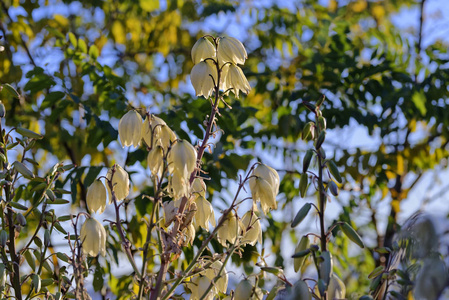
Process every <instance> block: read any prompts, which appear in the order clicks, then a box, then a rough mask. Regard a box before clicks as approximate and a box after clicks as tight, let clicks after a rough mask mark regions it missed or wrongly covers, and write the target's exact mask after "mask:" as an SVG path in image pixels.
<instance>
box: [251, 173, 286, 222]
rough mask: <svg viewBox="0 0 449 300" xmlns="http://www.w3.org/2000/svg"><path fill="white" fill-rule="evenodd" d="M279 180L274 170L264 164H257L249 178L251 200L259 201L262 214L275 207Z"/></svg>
mask: <svg viewBox="0 0 449 300" xmlns="http://www.w3.org/2000/svg"><path fill="white" fill-rule="evenodd" d="M279 182H280V181H279V175H278V173H277V172H276V170H274V169H273V168H271V167H269V166H267V165H264V164H259V165H258V166H257V167H256V168H255V169H254V171H253V173H252V177H251V178H250V179H249V187H250V189H251V194H252V197H253V200H254V202H257V201H260V205H261V207H262V211H263V212H264V214H267V213H268V211H269V210H270V209H276V208H277V203H276V195H277V194H278V192H279Z"/></svg>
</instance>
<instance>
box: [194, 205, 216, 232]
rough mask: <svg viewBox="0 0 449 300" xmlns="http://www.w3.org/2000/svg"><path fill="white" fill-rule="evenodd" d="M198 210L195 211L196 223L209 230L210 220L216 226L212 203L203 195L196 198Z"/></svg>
mask: <svg viewBox="0 0 449 300" xmlns="http://www.w3.org/2000/svg"><path fill="white" fill-rule="evenodd" d="M195 203H196V207H197V212H196V213H195V225H196V226H197V227H202V228H204V229H205V230H206V231H209V222H210V223H211V224H212V226H215V214H214V209H213V207H212V204H210V202H209V201H207V200H206V199H205V198H204V197H203V196H199V197H197V198H196V199H195Z"/></svg>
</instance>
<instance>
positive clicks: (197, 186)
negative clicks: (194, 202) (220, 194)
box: [192, 177, 206, 197]
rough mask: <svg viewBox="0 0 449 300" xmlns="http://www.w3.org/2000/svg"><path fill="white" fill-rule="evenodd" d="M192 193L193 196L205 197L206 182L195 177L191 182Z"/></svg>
mask: <svg viewBox="0 0 449 300" xmlns="http://www.w3.org/2000/svg"><path fill="white" fill-rule="evenodd" d="M192 194H193V195H194V196H203V197H206V184H205V183H204V180H203V179H201V178H198V177H197V178H195V179H194V180H193V183H192Z"/></svg>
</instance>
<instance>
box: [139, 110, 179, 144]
mask: <svg viewBox="0 0 449 300" xmlns="http://www.w3.org/2000/svg"><path fill="white" fill-rule="evenodd" d="M152 133H153V135H152ZM142 138H143V140H144V141H145V143H146V144H147V145H148V147H150V148H153V147H155V145H160V146H161V147H162V148H164V149H165V150H166V149H168V147H169V146H170V145H171V143H173V142H174V141H175V140H176V135H175V133H174V132H173V131H172V130H171V129H170V127H168V125H167V123H165V121H164V120H162V119H161V118H159V117H157V116H155V115H148V116H147V117H146V118H145V121H144V122H143V125H142Z"/></svg>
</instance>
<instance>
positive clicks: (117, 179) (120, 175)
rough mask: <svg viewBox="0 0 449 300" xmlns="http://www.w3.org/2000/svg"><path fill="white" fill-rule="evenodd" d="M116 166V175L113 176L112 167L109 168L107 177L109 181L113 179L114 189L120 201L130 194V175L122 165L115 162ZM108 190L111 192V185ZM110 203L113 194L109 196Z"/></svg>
mask: <svg viewBox="0 0 449 300" xmlns="http://www.w3.org/2000/svg"><path fill="white" fill-rule="evenodd" d="M114 166H115V173H114V176H112V169H109V171H108V174H106V178H107V180H109V181H111V180H112V190H113V191H114V193H115V197H116V198H117V200H118V201H120V200H123V199H125V198H126V197H127V196H128V195H129V175H128V173H127V172H126V171H125V170H124V169H123V168H122V167H121V166H120V165H118V164H115V165H114ZM113 168H114V167H113ZM111 177H112V178H111ZM108 191H109V193H111V191H110V190H109V185H108ZM109 203H112V196H110V197H109Z"/></svg>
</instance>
